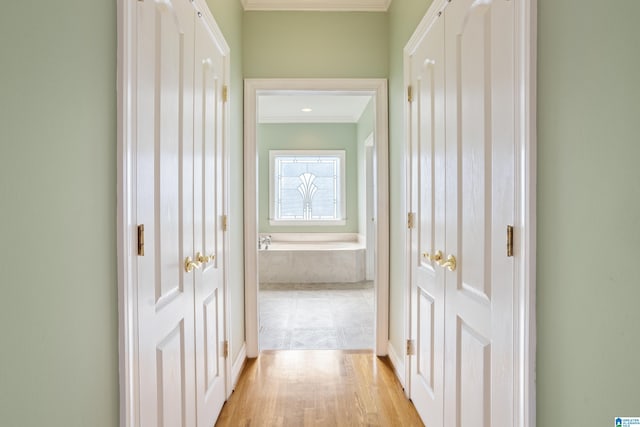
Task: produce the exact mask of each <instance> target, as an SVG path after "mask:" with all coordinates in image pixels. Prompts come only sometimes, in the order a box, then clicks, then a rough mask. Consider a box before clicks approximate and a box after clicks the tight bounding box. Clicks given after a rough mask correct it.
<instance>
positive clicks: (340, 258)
mask: <svg viewBox="0 0 640 427" xmlns="http://www.w3.org/2000/svg"><path fill="white" fill-rule="evenodd" d="M365 251H366V248H365V244H364V242H362V241H361V239H359V238H358V235H357V234H352V233H331V234H328V233H281V234H276V233H272V234H271V245H269V248H268V249H265V248H263V249H261V250H259V251H258V270H259V275H258V277H259V280H260V283H353V282H361V281H363V280H365Z"/></svg>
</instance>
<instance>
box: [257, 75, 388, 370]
mask: <svg viewBox="0 0 640 427" xmlns="http://www.w3.org/2000/svg"><path fill="white" fill-rule="evenodd" d="M280 91H300V92H334V93H342V94H354V95H363V94H365V95H371V96H373V98H374V110H375V131H374V132H375V142H376V156H377V182H376V187H377V194H378V198H377V213H378V216H377V223H376V272H375V276H376V279H375V285H374V288H375V307H376V320H375V331H376V332H375V335H376V337H375V353H376V354H377V355H379V356H386V355H387V346H388V341H389V332H388V331H389V164H388V159H389V143H388V116H387V110H388V107H387V80H386V79H245V84H244V106H245V109H244V243H245V245H244V257H245V330H246V344H247V357H251V358H253V357H257V356H258V354H259V351H260V350H259V346H258V327H259V325H258V246H257V241H258V214H257V213H258V199H257V197H258V185H257V168H258V162H257V160H258V152H257V143H256V124H257V97H258V95H259V94H264V93H269V92H280Z"/></svg>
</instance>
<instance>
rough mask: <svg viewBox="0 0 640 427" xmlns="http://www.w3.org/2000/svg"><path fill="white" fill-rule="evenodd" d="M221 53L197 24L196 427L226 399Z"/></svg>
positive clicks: (210, 423) (212, 419)
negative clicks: (198, 263)
mask: <svg viewBox="0 0 640 427" xmlns="http://www.w3.org/2000/svg"><path fill="white" fill-rule="evenodd" d="M224 61H225V57H224V56H223V53H222V52H221V51H220V50H218V49H217V46H216V44H215V42H214V40H213V38H212V36H211V33H210V32H209V29H208V28H207V26H206V25H205V23H204V22H202V18H201V17H198V18H196V26H195V86H194V88H195V89H194V227H195V228H194V251H195V252H196V259H197V260H198V261H199V262H200V263H201V264H202V265H201V267H200V269H199V270H197V271H196V272H195V279H196V280H195V347H196V371H197V380H196V382H197V384H196V398H197V408H198V410H197V412H198V426H206V427H209V426H213V425H214V423H215V420H216V418H217V417H218V414H219V413H220V410H221V408H222V404H223V403H224V401H225V382H226V369H225V367H226V363H225V348H224V347H225V344H224V343H225V322H224V312H225V287H224V275H223V271H224V257H225V253H224V243H223V242H224V239H223V232H224V231H223V228H222V227H223V226H222V223H223V221H222V217H223V213H224V211H223V209H224V198H223V197H224V194H225V188H224V184H225V182H224V180H223V172H224V170H223V164H224V163H223V159H224V154H225V153H224V152H223V147H224V138H225V129H224V124H225V105H224V99H223V94H222V93H223V90H224V89H223V88H224V85H225V80H224V79H225V75H224V70H225V67H224Z"/></svg>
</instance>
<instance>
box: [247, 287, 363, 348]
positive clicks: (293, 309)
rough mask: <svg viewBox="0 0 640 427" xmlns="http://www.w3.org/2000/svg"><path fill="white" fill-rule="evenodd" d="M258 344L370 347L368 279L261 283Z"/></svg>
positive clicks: (269, 345) (301, 346)
mask: <svg viewBox="0 0 640 427" xmlns="http://www.w3.org/2000/svg"><path fill="white" fill-rule="evenodd" d="M259 305H260V334H259V340H260V343H259V345H260V350H302V349H305V350H321V349H347V350H360V349H373V343H374V313H375V308H374V292H373V282H371V281H367V282H359V283H327V284H318V283H313V284H289V283H287V284H274V283H269V284H262V285H260V292H259Z"/></svg>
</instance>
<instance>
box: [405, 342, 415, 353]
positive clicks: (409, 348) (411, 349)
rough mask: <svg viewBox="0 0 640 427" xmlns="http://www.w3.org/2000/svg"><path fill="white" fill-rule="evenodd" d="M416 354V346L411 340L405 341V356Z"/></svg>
mask: <svg viewBox="0 0 640 427" xmlns="http://www.w3.org/2000/svg"><path fill="white" fill-rule="evenodd" d="M415 354H416V345H415V342H414V341H413V340H407V356H413V355H415Z"/></svg>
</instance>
